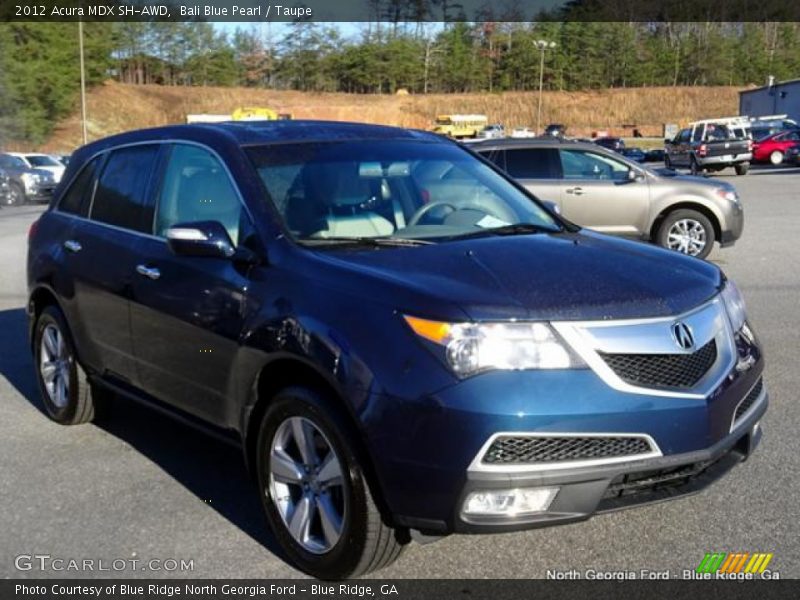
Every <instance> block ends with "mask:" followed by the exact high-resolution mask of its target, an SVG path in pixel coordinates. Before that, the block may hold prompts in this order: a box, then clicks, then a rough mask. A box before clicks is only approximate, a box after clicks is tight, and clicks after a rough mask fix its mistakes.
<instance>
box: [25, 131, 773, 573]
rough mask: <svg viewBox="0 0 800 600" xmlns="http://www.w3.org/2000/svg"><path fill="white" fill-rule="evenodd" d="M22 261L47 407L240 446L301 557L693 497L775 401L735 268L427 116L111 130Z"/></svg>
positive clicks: (311, 567)
mask: <svg viewBox="0 0 800 600" xmlns="http://www.w3.org/2000/svg"><path fill="white" fill-rule="evenodd" d="M28 279H29V286H30V302H29V305H28V311H29V314H30V324H31V326H30V333H31V347H32V349H33V352H34V354H35V358H36V370H37V374H38V382H39V387H40V389H41V394H42V398H43V401H44V406H45V407H46V411H47V413H48V414H49V415H50V416H51V417H52V418H53V419H54V420H56V421H58V422H60V423H65V424H73V423H81V422H85V421H89V420H91V419H92V418H93V415H94V411H95V408H96V407H97V405H98V403H99V402H102V401H105V400H107V399H108V397H109V395H110V394H109V392H114V393H116V394H121V395H125V396H128V397H130V398H133V399H136V400H140V401H142V402H145V403H147V404H151V405H156V406H157V407H158V408H160V409H162V410H167V411H172V412H173V413H174V414H176V415H178V416H180V417H181V418H183V420H184V421H190V422H192V423H195V424H197V425H200V426H204V427H206V428H208V429H211V430H213V431H215V432H216V433H221V434H224V435H226V436H228V437H229V438H231V439H233V440H235V441H237V442H239V443H240V444H241V446H242V448H243V451H244V455H245V458H246V460H247V463H248V465H249V466H250V468H251V469H252V472H253V473H254V476H255V479H256V481H257V486H258V493H259V495H260V497H261V500H262V502H263V507H264V511H265V513H266V516H267V519H268V521H269V523H270V525H271V527H272V529H273V530H274V533H275V535H276V537H277V539H278V540H279V542H280V544H281V545H282V547H283V548H284V550H285V552H286V554H287V556H288V557H289V558H290V560H291V561H292V562H293V563H294V564H295V565H296V566H297V567H299V568H300V569H302V570H304V571H306V572H307V573H310V574H312V575H315V576H318V577H322V578H339V577H350V576H355V575H358V574H361V573H365V572H367V571H369V570H373V569H377V568H380V567H382V566H384V565H386V564H388V563H390V562H391V561H393V560H394V559H395V558H396V557H397V556H398V555H399V553H400V551H401V549H402V547H403V546H404V544H405V543H406V542H407V541H408V540H410V539H412V538H415V537H418V536H425V537H419V539H427V536H440V535H445V534H448V533H451V532H469V533H484V532H502V531H511V530H519V529H525V528H530V527H538V526H542V525H554V524H559V523H567V522H570V521H576V520H580V519H585V518H587V517H589V516H591V515H592V514H594V513H596V512H602V511H607V510H611V509H617V508H621V507H625V506H630V505H635V504H641V503H646V502H652V501H658V500H663V499H665V498H672V497H675V496H679V495H681V494H685V493H691V492H695V491H697V490H699V489H701V488H703V487H704V486H705V485H707V484H708V483H709V482H711V481H713V480H715V479H716V478H718V477H720V476H721V475H722V474H723V473H725V472H726V471H728V470H729V469H730V468H731V467H732V466H733V465H735V464H736V463H737V462H739V461H740V460H742V459H743V458H744V457H747V456H748V455H749V454H750V453H751V452H752V451H753V448H754V447H755V446H756V444H757V442H758V440H759V431H760V430H759V420H760V419H761V417H762V415H763V414H764V412H765V410H766V408H767V391H766V386H765V385H764V383H763V381H762V371H763V358H762V352H761V347H760V344H759V342H758V339H757V338H756V336H755V335H754V333H753V330H752V328H751V326H750V324H749V323H748V321H747V317H746V314H745V308H744V304H743V302H742V298H741V296H740V294H739V291H738V290H737V288H736V286H735V285H734V284H733V282H731V281H730V280H727V279H726V278H725V276H724V275H723V274H722V273H721V272H720V270H719V269H718V268H717V267H716V266H714V265H712V264H708V263H705V262H703V261H701V260H697V259H694V258H690V257H687V256H684V255H681V254H678V253H675V252H671V251H669V250H664V249H661V248H655V247H650V246H646V245H644V244H640V243H637V242H630V241H624V240H619V239H615V238H611V237H607V236H605V235H602V234H599V233H594V232H590V231H583V230H580V229H579V228H578V227H576V226H574V225H572V224H570V223H568V222H566V221H563V220H562V219H560V218H559V217H558V216H557V215H553V214H551V213H550V212H549V211H548V210H547V208H546V207H544V206H543V205H541V204H540V203H539V202H538V201H537V200H536V199H535V198H533V197H532V196H531V195H530V194H529V193H527V192H526V191H525V190H524V189H523V188H522V187H520V186H519V185H517V184H516V183H514V182H513V181H511V180H510V179H508V178H507V176H505V175H504V174H503V173H502V172H501V171H499V170H497V168H496V167H494V166H493V165H491V164H490V163H488V162H484V161H482V160H481V159H480V158H477V157H475V156H474V155H473V154H471V153H470V152H468V151H466V150H464V149H463V148H460V147H459V146H458V145H457V144H455V143H454V142H451V141H447V140H444V139H441V138H439V137H438V136H435V135H433V134H428V133H423V132H416V131H407V130H403V129H395V128H390V127H380V126H367V125H358V124H346V123H325V122H307V121H306V122H303V121H286V122H273V123H229V124H214V125H211V124H208V125H189V126H176V127H167V128H160V129H151V130H146V131H136V132H131V133H126V134H122V135H118V136H115V137H111V138H108V139H105V140H102V141H99V142H95V143H92V144H90V145H88V146H85V147H84V148H82V149H80V150H78V152H77V153H76V154H75V156H74V160H72V161H71V162H70V164H69V167H68V170H67V173H66V175H65V177H64V180H63V182H62V184H61V185H60V187H59V189H58V192H57V194H56V197H55V199H54V201H53V203H52V205H51V207H50V208H49V210H47V211H46V212H45V213H44V214H43V215H42V217H41V218H40V219H39V220H38V221H36V223H35V224H34V225H33V226H32V228H31V232H30V250H29V257H28ZM187 460H191V457H190V456H187ZM98 485H102V482H98ZM714 510H718V509H714Z"/></svg>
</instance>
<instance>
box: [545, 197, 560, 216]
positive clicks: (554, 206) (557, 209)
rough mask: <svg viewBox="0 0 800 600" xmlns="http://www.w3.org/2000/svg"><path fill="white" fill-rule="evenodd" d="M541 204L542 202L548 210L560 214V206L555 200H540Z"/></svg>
mask: <svg viewBox="0 0 800 600" xmlns="http://www.w3.org/2000/svg"><path fill="white" fill-rule="evenodd" d="M542 204H544V205H545V206H546V207H547V209H548V210H549V211H550V212H553V213H555V214H557V215H560V214H561V208H560V207H559V206H558V204H556V203H555V202H551V201H550V200H542Z"/></svg>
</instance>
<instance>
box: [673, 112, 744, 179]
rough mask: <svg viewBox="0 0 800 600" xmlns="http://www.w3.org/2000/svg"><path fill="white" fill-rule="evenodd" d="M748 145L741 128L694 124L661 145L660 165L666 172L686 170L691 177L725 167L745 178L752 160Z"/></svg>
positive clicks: (710, 123) (701, 123) (713, 124)
mask: <svg viewBox="0 0 800 600" xmlns="http://www.w3.org/2000/svg"><path fill="white" fill-rule="evenodd" d="M752 144H753V142H752V140H750V139H749V138H748V136H747V133H746V130H745V128H744V127H741V126H740V127H736V126H734V125H726V124H723V123H715V122H713V121H698V122H697V123H693V124H692V125H691V126H690V127H687V128H686V129H681V130H680V131H679V132H678V134H677V135H676V136H675V137H674V138H673V139H671V140H669V139H668V140H665V141H664V150H665V152H666V156H665V157H664V162H665V164H666V166H667V167H668V168H672V167H687V168H688V169H689V171H690V172H691V174H692V175H699V174H700V173H702V172H703V171H721V170H722V169H725V168H727V167H733V168H734V170H735V171H736V174H737V175H745V174H747V171H748V169H749V168H750V161H751V160H752V158H753V154H752Z"/></svg>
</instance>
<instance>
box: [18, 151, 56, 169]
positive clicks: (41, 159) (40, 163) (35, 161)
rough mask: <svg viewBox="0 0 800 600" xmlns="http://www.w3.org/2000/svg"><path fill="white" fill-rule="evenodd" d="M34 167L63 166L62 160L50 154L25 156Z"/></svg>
mask: <svg viewBox="0 0 800 600" xmlns="http://www.w3.org/2000/svg"><path fill="white" fill-rule="evenodd" d="M25 158H26V159H28V162H29V163H30V164H31V166H32V167H63V166H64V165H62V164H61V163H60V162H58V161H57V160H55V159H54V158H50V157H49V156H40V155H38V154H33V155H28V156H26V157H25Z"/></svg>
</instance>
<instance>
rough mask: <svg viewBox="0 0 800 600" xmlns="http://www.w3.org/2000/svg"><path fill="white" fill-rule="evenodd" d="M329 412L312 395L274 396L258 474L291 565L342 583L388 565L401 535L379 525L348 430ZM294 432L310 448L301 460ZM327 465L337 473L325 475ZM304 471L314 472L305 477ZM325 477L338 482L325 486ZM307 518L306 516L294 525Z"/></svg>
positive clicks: (299, 391)
mask: <svg viewBox="0 0 800 600" xmlns="http://www.w3.org/2000/svg"><path fill="white" fill-rule="evenodd" d="M331 406H332V404H331V403H330V402H329V401H328V400H327V398H326V397H325V396H324V395H323V394H320V393H318V392H316V391H314V390H312V389H308V388H304V387H291V388H286V389H284V390H282V391H281V392H279V393H278V394H277V395H276V396H275V398H274V399H273V400H272V401H271V402H270V406H269V408H268V409H267V411H266V414H265V415H264V418H263V420H262V422H261V426H260V429H259V434H258V441H257V445H256V448H257V456H256V468H257V471H258V486H259V492H260V496H261V501H262V506H263V508H264V512H265V513H266V517H267V521H268V522H269V524H270V526H271V528H272V530H273V532H274V533H275V536H276V537H277V539H278V542H279V543H280V545H281V547H282V548H283V550H284V551H285V552H286V554H287V556H288V558H289V560H290V561H291V562H292V563H293V564H294V565H295V566H296V567H297V568H299V569H300V570H302V571H304V572H305V573H307V574H309V575H311V576H313V577H317V578H319V579H345V578H349V577H357V576H359V575H363V574H365V573H368V572H370V571H374V570H377V569H381V568H383V567H385V566H387V565H389V564H390V563H392V562H394V561H395V560H396V559H397V558H398V556H400V553H401V552H402V551H403V548H404V544H405V543H406V541H407V539H402V538H407V535H403V534H404V532H402V531H399V530H395V529H394V528H393V527H391V526H389V525H387V524H386V523H384V521H383V519H382V516H381V513H380V511H379V509H378V507H377V505H376V503H375V501H374V500H373V496H372V494H371V492H370V489H369V484H368V482H367V480H366V478H365V476H364V470H363V468H362V466H361V465H362V464H363V463H362V461H361V460H360V458H359V457H360V452H359V451H358V449H357V448H356V447H354V445H353V441H352V440H355V439H357V438H356V434H355V432H354V431H353V427H352V426H350V425H349V421H347V420H346V419H345V418H344V416H343V415H341V414H340V413H339V412H338V411H336V410H333V409H332V408H331ZM298 430H299V431H301V432H302V434H303V435H302V436H299V437H302V438H304V439H306V440H308V439H313V440H314V443H313V444H312V445H311V446H312V448H313V451H311V452H308V451H307V454H305V455H303V454H301V453H300V450H299V448H300V446H301V445H304V444H298V443H297V442H296V439H297V437H298V436H297V435H296V433H295V432H297V431H298ZM309 434H310V435H309ZM306 447H308V446H306ZM304 457H305V458H304ZM287 459H288V462H287ZM309 459H310V460H309ZM333 461H337V464H338V467H339V468H338V470H337V469H336V468H331V467H330V465H331V464H333ZM309 464H310V465H315V466H314V467H312V468H311V471H310V472H309V470H308V469H307V468H306V467H307V466H308V465H309ZM326 464H327V465H328V466H325V465H326ZM287 465H289V466H288V467H287ZM323 467H324V468H323ZM326 471H327V472H328V475H331V474H332V473H340V474H341V477H340V478H338V479H337V478H335V477H331V478H330V479H327V480H325V479H323V478H322V474H323V473H324V472H326ZM287 473H289V474H290V475H287ZM326 482H327V485H326ZM331 482H333V483H331ZM325 507H327V508H325ZM323 508H325V510H323ZM298 511H303V512H298ZM323 513H325V514H326V515H328V517H327V519H323ZM307 514H311V515H312V516H311V517H310V518H307V519H302V518H298V519H297V520H296V519H294V518H293V517H294V516H295V515H298V517H302V516H303V515H307ZM323 521H326V522H327V524H328V528H327V529H326V527H325V523H324V522H323ZM304 523H307V525H305V526H303V524H304ZM337 525H338V529H337ZM290 527H292V529H294V530H295V533H292V532H291V531H290Z"/></svg>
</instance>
